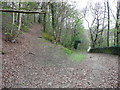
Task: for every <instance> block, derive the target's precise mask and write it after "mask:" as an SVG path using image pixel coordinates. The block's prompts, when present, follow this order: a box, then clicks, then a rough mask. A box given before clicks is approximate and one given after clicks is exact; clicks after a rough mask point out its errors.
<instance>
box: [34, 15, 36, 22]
mask: <svg viewBox="0 0 120 90" xmlns="http://www.w3.org/2000/svg"><path fill="white" fill-rule="evenodd" d="M35 22H36V18H35V14H34V23H35Z"/></svg>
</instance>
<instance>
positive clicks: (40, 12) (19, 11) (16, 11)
mask: <svg viewBox="0 0 120 90" xmlns="http://www.w3.org/2000/svg"><path fill="white" fill-rule="evenodd" d="M0 11H1V12H15V13H27V14H29V13H38V14H45V11H25V10H12V9H0Z"/></svg>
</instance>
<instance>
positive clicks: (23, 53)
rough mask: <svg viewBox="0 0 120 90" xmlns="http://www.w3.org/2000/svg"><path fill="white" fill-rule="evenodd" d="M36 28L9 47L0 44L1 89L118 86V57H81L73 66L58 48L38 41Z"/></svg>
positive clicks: (41, 40) (37, 29)
mask: <svg viewBox="0 0 120 90" xmlns="http://www.w3.org/2000/svg"><path fill="white" fill-rule="evenodd" d="M40 34H41V33H40V25H38V24H36V25H33V27H32V29H30V32H28V33H24V34H23V35H21V36H20V37H19V39H18V42H17V43H15V44H13V43H9V42H4V41H3V50H4V51H5V52H6V54H5V55H3V57H2V58H3V59H2V60H3V71H2V73H3V74H2V75H3V87H12V88H58V87H60V88H67V87H69V88H73V87H74V88H75V87H76V88H98V87H100V88H102V87H106V88H112V87H117V85H118V83H117V80H118V56H116V55H109V54H96V53H95V54H90V53H83V54H84V55H85V56H86V57H85V60H83V61H82V62H75V61H72V60H70V58H69V57H68V56H67V55H66V54H65V53H64V51H63V50H62V46H60V45H59V46H58V45H54V44H52V43H51V42H49V41H47V40H45V39H43V38H39V37H40Z"/></svg>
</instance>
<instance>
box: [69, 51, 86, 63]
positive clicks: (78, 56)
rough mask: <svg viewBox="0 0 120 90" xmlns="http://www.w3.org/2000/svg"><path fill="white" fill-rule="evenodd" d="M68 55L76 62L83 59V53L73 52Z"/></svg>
mask: <svg viewBox="0 0 120 90" xmlns="http://www.w3.org/2000/svg"><path fill="white" fill-rule="evenodd" d="M70 57H71V59H72V60H73V61H77V62H80V61H83V60H84V59H85V55H83V54H81V53H73V54H72V55H71V56H70Z"/></svg>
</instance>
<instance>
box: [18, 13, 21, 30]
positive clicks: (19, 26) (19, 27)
mask: <svg viewBox="0 0 120 90" xmlns="http://www.w3.org/2000/svg"><path fill="white" fill-rule="evenodd" d="M21 21H22V13H20V14H19V25H18V31H20V29H21V24H22V22H21Z"/></svg>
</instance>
